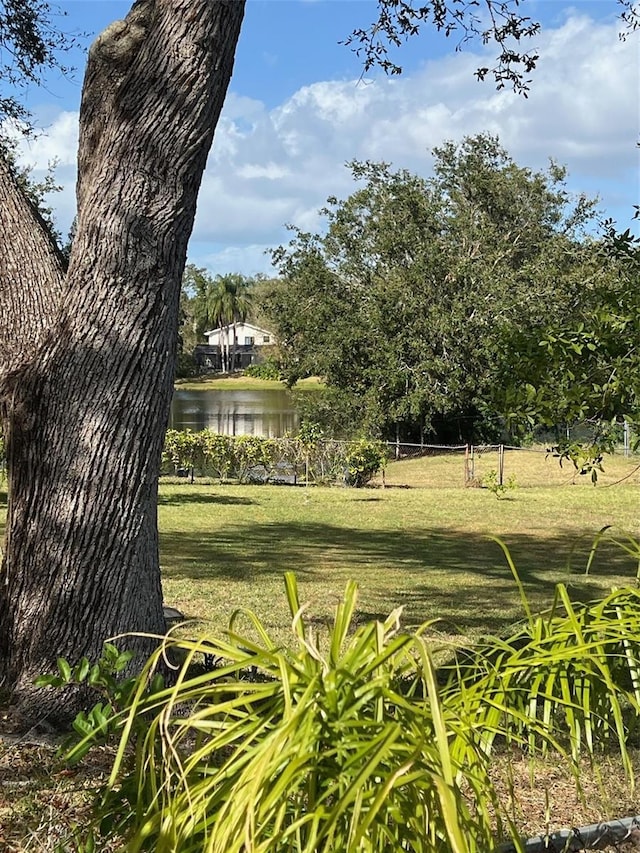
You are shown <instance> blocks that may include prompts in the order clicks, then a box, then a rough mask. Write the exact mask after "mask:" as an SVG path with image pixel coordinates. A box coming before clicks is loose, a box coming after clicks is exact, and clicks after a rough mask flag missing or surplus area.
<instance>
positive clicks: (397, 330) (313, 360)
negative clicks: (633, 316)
mask: <svg viewBox="0 0 640 853" xmlns="http://www.w3.org/2000/svg"><path fill="white" fill-rule="evenodd" d="M433 155H434V167H433V172H434V174H433V177H431V178H429V179H425V178H422V177H419V176H417V175H414V174H411V173H409V172H408V171H406V170H400V171H394V170H392V169H391V167H390V166H389V165H388V164H385V163H372V162H365V163H359V162H354V163H352V164H350V165H351V170H352V174H353V177H354V180H356V181H357V182H358V184H359V187H358V188H357V189H356V190H355V191H354V192H353V193H352V194H351V195H350V196H349V197H348V198H347V199H345V200H338V199H337V198H329V200H328V205H327V207H326V208H325V209H324V210H323V214H324V216H325V220H326V225H327V227H326V232H325V233H324V234H308V233H304V232H301V231H295V234H294V238H293V240H292V241H291V243H290V244H289V245H288V246H287V247H280V248H279V249H277V250H275V251H274V252H273V260H274V263H275V265H276V266H277V267H278V269H279V272H280V279H279V280H278V281H276V282H274V283H272V286H271V289H270V291H269V293H268V294H267V295H266V297H265V305H264V307H265V310H266V311H267V312H268V314H269V322H270V323H271V325H272V326H273V327H274V328H275V329H276V333H277V337H278V341H279V344H280V355H281V358H282V366H283V373H284V375H285V377H286V378H287V380H288V382H289V383H290V384H293V383H295V381H297V379H299V378H300V377H301V376H306V375H314V374H315V375H319V376H321V377H323V379H324V380H325V381H326V383H327V386H328V389H329V392H330V393H332V392H333V393H334V394H335V397H334V409H335V408H338V409H339V410H340V413H341V415H342V416H343V421H347V420H349V419H350V418H352V419H353V420H354V421H356V428H360V429H362V428H364V429H365V430H366V431H368V432H371V433H372V434H375V433H376V432H377V433H379V434H381V435H390V436H393V435H394V434H395V432H396V430H398V431H399V432H401V433H402V434H403V436H406V437H411V436H414V437H417V436H418V435H419V434H420V432H422V433H425V432H426V433H427V434H428V433H431V434H432V435H433V436H434V437H435V438H436V439H438V440H439V441H442V442H444V443H459V442H460V441H476V440H478V439H483V438H494V437H497V435H499V434H500V432H501V430H502V428H503V424H504V421H503V418H502V414H503V412H504V411H506V410H508V406H507V408H506V409H505V405H506V403H505V397H506V396H508V395H507V389H508V388H510V387H512V385H513V380H512V377H513V375H514V371H518V377H519V380H520V384H522V381H521V375H522V373H523V372H525V371H524V369H522V370H518V368H519V366H520V364H521V361H522V359H523V351H524V352H525V354H526V352H527V348H529V349H531V348H533V344H532V342H533V341H535V348H536V350H537V351H540V347H538V342H539V341H540V340H541V338H542V337H543V334H544V331H545V330H546V329H548V328H560V327H561V326H562V324H564V323H565V321H566V318H567V317H571V316H573V315H574V314H575V312H576V310H577V309H576V306H582V305H583V304H585V303H587V304H589V305H590V306H593V304H594V302H597V300H594V299H592V298H591V295H592V292H593V291H594V290H595V288H596V285H597V286H598V287H600V286H604V284H605V282H608V281H609V273H608V271H601V270H600V269H599V265H598V256H597V253H596V249H595V247H594V245H592V242H593V241H592V240H591V239H590V238H588V237H587V236H586V230H587V229H588V228H589V227H590V226H591V224H592V223H593V220H594V216H595V205H594V202H593V201H590V200H589V199H587V198H586V197H584V196H579V197H577V198H575V197H572V196H571V195H570V193H569V192H568V191H567V189H566V186H565V177H566V175H565V170H564V169H563V168H562V167H560V166H558V165H557V164H555V163H551V164H550V166H549V168H548V169H547V170H546V171H544V172H534V171H532V170H530V169H527V168H524V167H521V166H518V165H517V164H516V163H515V162H514V161H513V160H512V159H511V157H510V156H509V155H508V153H507V152H506V151H505V150H504V148H503V147H502V146H501V145H500V143H499V140H498V139H497V138H496V137H493V136H491V135H489V134H480V135H478V136H475V137H467V138H465V139H464V140H463V141H462V142H461V143H459V144H454V143H445V144H444V145H442V146H440V147H439V148H436V149H434V152H433ZM591 280H592V281H591ZM518 403H519V405H520V400H519V401H518ZM536 409H537V403H536V404H534V405H533V406H532V412H535V411H536Z"/></svg>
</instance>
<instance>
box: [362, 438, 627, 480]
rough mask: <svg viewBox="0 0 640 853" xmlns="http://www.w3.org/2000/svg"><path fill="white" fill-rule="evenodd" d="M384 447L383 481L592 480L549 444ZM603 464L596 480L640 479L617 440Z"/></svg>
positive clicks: (389, 443)
mask: <svg viewBox="0 0 640 853" xmlns="http://www.w3.org/2000/svg"><path fill="white" fill-rule="evenodd" d="M387 448H388V458H389V464H388V465H387V468H386V470H385V472H384V476H381V477H379V478H378V479H379V481H380V482H384V484H385V485H406V486H418V487H425V488H442V487H456V486H461V487H465V486H466V487H467V488H469V487H481V486H483V485H486V484H487V482H488V481H491V482H492V483H494V484H496V485H497V486H499V487H501V488H506V487H509V486H513V487H516V486H522V487H529V486H553V485H565V484H568V483H579V482H591V481H590V478H589V477H588V476H585V475H582V474H581V473H580V470H578V469H576V468H574V466H573V465H572V464H571V462H569V461H567V460H566V459H565V460H560V458H559V457H558V454H557V453H556V452H555V451H554V449H553V447H552V446H551V445H546V446H545V445H536V446H527V447H519V446H515V445H509V444H475V445H472V444H458V445H441V444H424V443H422V444H411V443H407V442H398V441H396V442H388V444H387ZM396 463H397V464H396ZM602 467H603V468H604V470H603V471H598V482H600V483H607V484H613V483H615V482H621V481H629V482H632V483H639V482H640V456H638V454H637V453H632V452H630V451H629V450H628V449H625V448H624V446H622V445H620V447H619V448H617V450H616V453H615V454H614V455H613V456H609V457H607V458H606V459H605V460H604V463H603V466H602ZM588 473H589V472H587V474H588Z"/></svg>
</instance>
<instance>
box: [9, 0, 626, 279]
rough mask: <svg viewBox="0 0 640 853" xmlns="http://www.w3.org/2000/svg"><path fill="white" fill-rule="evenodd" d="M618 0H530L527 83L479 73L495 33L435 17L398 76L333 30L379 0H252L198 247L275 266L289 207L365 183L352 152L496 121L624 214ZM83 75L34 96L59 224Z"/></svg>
mask: <svg viewBox="0 0 640 853" xmlns="http://www.w3.org/2000/svg"><path fill="white" fill-rule="evenodd" d="M57 5H58V6H59V7H60V8H61V9H62V10H64V11H65V12H66V13H67V16H66V18H65V19H64V21H63V22H62V26H63V28H64V29H65V30H66V31H68V32H87V33H88V34H89V38H88V39H86V40H85V44H88V43H90V40H91V37H92V36H94V35H95V34H97V33H98V32H99V31H100V30H101V29H103V28H104V27H105V26H106V25H107V24H109V23H110V22H111V21H113V20H115V19H117V18H120V17H123V16H124V15H125V14H126V12H127V10H128V8H129V6H130V4H129V3H127V2H119V0H58V4H57ZM616 5H617V4H616V3H615V2H614V0H581V2H576V3H573V4H566V3H564V2H562V0H524V2H523V3H522V5H521V9H522V11H523V13H526V14H529V15H531V16H532V17H535V18H539V19H540V20H541V21H542V23H543V32H542V34H541V35H540V36H538V37H537V38H536V40H535V43H534V46H535V48H536V49H537V50H538V51H539V52H540V55H541V60H540V65H539V70H538V71H537V72H535V75H534V77H533V82H532V87H531V94H530V97H529V98H528V99H527V100H525V99H523V98H522V97H518V96H517V95H514V94H513V93H511V92H500V93H498V92H496V91H495V89H494V87H493V85H492V84H491V82H489V81H487V82H485V83H482V84H481V83H478V82H477V81H476V80H475V78H474V75H473V72H474V70H475V68H476V67H477V66H478V65H479V64H481V63H483V62H486V59H485V53H486V49H485V48H483V47H482V46H481V45H473V46H471V47H468V48H466V49H465V51H464V52H462V53H456V52H455V51H454V49H453V48H454V46H455V45H454V43H453V42H451V41H448V40H445V39H444V38H441V37H439V36H436V35H434V34H433V33H426V34H425V35H423V36H421V37H420V38H417V39H415V40H412V41H411V42H409V43H408V44H407V45H404V46H403V47H402V48H401V49H400V50H399V51H397V52H396V53H395V54H394V58H395V59H396V61H398V62H399V64H401V65H402V66H403V68H404V74H403V75H402V76H401V77H400V78H393V79H388V78H386V77H385V76H384V75H383V74H381V73H373V74H368V75H367V78H366V79H364V80H363V79H361V64H360V60H359V59H358V58H357V57H356V56H355V55H354V54H353V52H352V51H351V50H350V49H349V48H348V47H345V46H344V45H340V44H338V42H339V41H340V40H341V39H344V38H345V37H346V36H347V35H348V34H349V33H350V32H351V30H352V29H353V28H354V27H356V26H363V25H366V24H367V23H370V22H371V21H372V20H373V19H374V18H375V16H376V3H375V2H374V0H249V2H248V4H247V10H246V14H245V22H244V24H243V31H242V34H241V38H240V43H239V45H238V50H237V53H236V63H235V70H234V76H233V79H232V81H231V86H230V89H229V93H228V97H227V102H226V104H225V109H224V111H223V115H222V118H221V121H220V123H219V126H218V129H217V131H216V138H215V140H214V146H213V149H212V152H211V155H210V158H209V163H208V166H207V172H206V173H205V177H204V180H203V185H202V190H201V194H200V199H199V203H198V215H197V218H196V224H195V228H194V233H193V236H192V239H191V242H190V247H189V260H190V261H192V262H194V263H196V264H198V265H199V266H204V267H206V268H208V269H209V270H210V271H211V272H212V273H225V272H234V271H237V272H243V273H246V274H249V275H251V274H254V273H257V272H264V273H269V271H270V265H269V261H268V257H267V256H266V255H265V249H267V248H269V247H274V246H277V245H278V244H280V243H282V242H285V241H286V240H287V239H288V236H287V231H286V229H285V227H284V226H285V223H292V224H294V225H297V226H299V227H301V228H303V229H308V230H316V229H318V228H321V227H322V220H321V219H320V218H319V216H318V210H319V208H320V207H321V206H322V205H323V203H324V201H325V199H326V197H327V196H328V195H337V196H338V197H345V196H346V195H348V194H349V192H351V190H352V189H353V188H354V184H353V182H352V181H351V178H350V175H349V172H348V170H347V169H346V168H345V163H346V162H347V161H349V160H351V159H354V158H357V159H372V160H385V161H387V162H391V163H392V164H393V165H394V166H396V167H398V168H408V169H411V170H412V171H415V172H418V173H421V174H425V175H428V174H429V173H430V167H431V160H430V156H429V152H430V151H431V149H432V148H433V147H434V146H435V145H438V144H440V143H441V142H442V141H443V140H445V139H454V140H455V139H461V138H462V137H463V136H464V135H466V134H474V133H478V132H481V131H489V132H492V133H497V134H498V135H499V136H500V138H501V141H502V142H503V144H504V145H505V147H506V148H507V149H508V150H509V152H510V153H511V154H512V156H513V157H514V158H515V159H516V160H517V162H519V163H520V164H522V165H527V166H530V167H532V168H544V167H545V166H546V164H547V163H548V159H549V158H550V157H552V158H553V159H555V160H556V161H558V162H560V163H564V164H566V165H567V167H568V169H569V186H570V188H571V189H572V190H574V191H576V192H580V191H584V192H587V193H589V194H590V195H598V196H599V197H600V199H601V208H602V210H603V212H604V213H605V214H606V215H611V216H614V217H615V218H616V219H617V220H618V222H619V223H620V224H623V225H624V227H627V225H629V224H631V223H630V216H631V208H632V205H633V204H634V203H638V200H639V199H640V193H639V192H638V190H639V184H638V149H637V148H636V145H635V143H636V141H637V139H638V132H639V125H640V119H639V113H640V104H639V98H640V94H639V93H640V62H639V52H638V51H639V45H640V35H639V34H636V35H635V36H633V35H632V36H630V37H629V39H628V40H627V41H626V42H621V41H620V40H619V38H618V30H619V26H620V25H619V22H617V20H616V18H615V13H616ZM70 62H71V63H72V64H75V65H76V66H78V68H79V69H80V70H79V72H78V73H77V74H76V76H75V78H73V79H63V78H61V77H60V76H59V75H53V76H51V77H50V78H49V79H48V80H47V85H46V87H44V88H40V89H35V88H33V89H31V90H30V92H29V95H28V103H29V106H30V107H31V109H32V110H33V111H34V113H35V115H36V117H37V118H38V119H39V122H40V124H41V125H42V126H43V127H44V128H45V134H44V135H43V136H42V137H41V138H40V139H39V140H37V141H36V142H35V143H32V144H31V145H30V146H29V147H28V148H26V149H25V150H24V154H23V157H24V159H25V162H27V161H28V162H30V163H32V164H33V165H34V168H35V170H36V171H35V174H36V175H38V174H39V172H41V171H43V170H44V169H46V166H47V162H48V161H49V160H50V159H52V158H57V159H58V161H59V165H58V168H57V177H58V180H59V182H60V183H61V184H62V185H63V186H64V190H63V192H61V193H59V194H57V195H55V196H53V197H52V198H51V202H52V204H53V206H54V209H55V211H56V214H57V217H58V221H59V225H60V229H61V230H63V231H64V230H66V229H67V228H68V226H69V224H70V222H71V220H72V218H73V213H74V197H73V187H74V181H75V150H76V146H77V110H78V105H79V101H80V92H81V80H82V66H83V63H84V56H83V53H82V51H80V50H79V51H77V52H75V53H74V55H72V56H71V57H70Z"/></svg>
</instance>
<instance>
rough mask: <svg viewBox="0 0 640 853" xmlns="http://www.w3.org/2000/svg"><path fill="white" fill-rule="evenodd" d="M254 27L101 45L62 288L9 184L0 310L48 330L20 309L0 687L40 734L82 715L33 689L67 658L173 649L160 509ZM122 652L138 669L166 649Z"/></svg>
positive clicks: (192, 14) (9, 397)
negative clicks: (182, 332) (199, 219)
mask: <svg viewBox="0 0 640 853" xmlns="http://www.w3.org/2000/svg"><path fill="white" fill-rule="evenodd" d="M243 12H244V2H242V0H138V2H137V3H135V4H134V6H133V8H132V10H131V12H130V13H129V15H128V16H127V18H126V19H125V20H124V21H118V22H116V23H114V24H112V25H111V26H110V27H109V28H108V29H107V30H106V31H105V32H104V33H103V34H102V35H101V36H100V37H99V38H98V39H97V40H96V42H95V43H94V45H93V46H92V48H91V50H90V53H89V60H88V66H87V72H86V76H85V83H84V89H83V97H82V106H81V113H80V145H79V154H78V165H79V180H78V189H77V197H78V225H77V233H76V237H75V240H74V244H73V250H72V254H71V259H70V265H69V270H68V273H67V275H66V278H64V279H63V276H62V273H61V268H60V266H59V264H58V259H57V256H56V253H55V252H54V251H51V247H50V246H49V244H48V242H47V239H46V235H45V233H44V231H43V229H42V228H41V227H40V225H39V223H38V222H37V221H36V217H35V216H34V214H33V211H29V209H27V206H26V205H25V204H23V205H22V212H20V203H19V199H18V197H17V195H16V189H15V186H14V185H13V183H12V181H11V180H10V177H9V175H8V174H7V172H6V170H3V169H0V211H1V212H0V227H1V231H0V241H2V246H1V247H0V256H1V257H2V260H0V292H1V299H2V300H4V302H5V303H7V304H13V303H14V302H15V303H16V304H18V300H17V298H16V296H15V294H20V293H21V292H22V290H23V289H25V288H26V289H27V290H29V289H33V291H34V294H35V295H36V296H38V298H37V299H36V298H34V299H33V300H32V301H31V303H30V304H29V308H30V310H31V314H33V313H34V312H35V313H36V314H37V316H36V317H34V316H31V314H27V315H26V316H24V315H23V314H22V309H20V307H19V308H18V310H17V311H16V312H14V315H13V317H9V319H8V320H6V322H7V324H8V328H7V329H2V330H1V332H2V334H1V335H0V337H3V338H6V339H7V340H8V341H10V342H11V346H8V347H7V351H8V353H9V357H7V358H6V359H5V363H3V364H2V366H1V368H0V369H1V373H0V382H1V383H2V384H1V385H0V389H1V391H2V394H3V415H4V418H3V419H4V428H5V439H6V443H7V448H8V469H9V508H8V519H7V533H6V542H5V554H4V561H3V567H2V579H1V583H0V680H2V681H3V682H4V687H5V688H8V689H9V691H10V693H11V694H12V696H13V698H14V700H15V702H16V703H17V705H18V706H19V707H20V708H21V710H22V712H23V713H24V715H25V716H26V717H28V718H30V719H33V717H34V716H35V715H49V716H50V718H51V717H57V718H58V719H61V718H64V717H65V716H66V715H67V714H68V713H73V712H74V711H75V710H76V709H77V704H78V701H79V697H78V696H77V695H76V694H73V693H72V692H68V693H67V694H64V693H58V692H51V691H42V690H39V691H37V690H35V689H34V688H33V684H32V682H33V678H34V677H35V676H36V675H38V674H39V673H42V672H46V671H50V670H51V669H52V668H53V667H54V666H55V661H56V658H57V657H58V656H62V657H65V658H67V659H69V660H70V661H71V662H74V661H75V660H77V659H78V658H80V657H81V656H82V655H87V656H88V657H89V658H93V659H95V658H97V657H98V656H99V654H100V650H101V648H102V644H103V642H104V641H105V640H107V639H108V638H110V637H114V636H115V635H118V634H120V633H125V632H132V631H134V632H135V631H145V632H154V633H162V632H164V628H165V626H164V620H163V614H162V595H161V588H160V572H159V563H158V543H157V526H156V503H157V502H156V498H157V481H158V475H159V466H160V456H161V450H162V443H163V437H164V432H165V429H166V424H167V420H168V414H169V406H170V402H171V394H172V389H173V378H174V363H175V348H176V340H177V325H178V307H179V298H180V281H181V277H182V272H183V269H184V263H185V258H186V250H187V241H188V238H189V235H190V233H191V229H192V225H193V219H194V215H195V206H196V197H197V192H198V188H199V185H200V180H201V176H202V173H203V171H204V168H205V163H206V157H207V153H208V150H209V147H210V145H211V141H212V138H213V131H214V129H215V125H216V122H217V119H218V116H219V114H220V110H221V108H222V104H223V100H224V96H225V93H226V89H227V86H228V83H229V79H230V76H231V71H232V67H233V57H234V52H235V46H236V43H237V39H238V35H239V31H240V25H241V21H242V16H243ZM8 200H11V201H12V203H11V204H10V203H8ZM16 205H17V208H16ZM7 211H8V213H7ZM8 224H10V225H11V228H12V230H10V231H8V230H7V228H8ZM9 240H11V241H12V251H13V255H12V256H9V254H7V253H6V252H5V248H6V247H5V245H4V243H5V242H7V241H9ZM34 240H35V244H36V246H35V249H34V248H33V247H32V245H31V244H32V243H33V241H34ZM47 252H48V254H47ZM5 258H8V259H9V260H8V262H5ZM54 305H55V309H54V308H53V306H54ZM38 306H39V307H38ZM0 307H2V306H0ZM0 322H5V321H4V320H2V321H0ZM16 328H17V329H19V330H20V332H21V334H22V337H25V333H27V335H26V336H27V337H28V340H22V341H19V342H18V343H19V345H18V344H15V343H14V341H15V340H16V338H17V336H16V332H15V329H16ZM18 337H19V336H18ZM18 350H19V354H18V355H17V356H16V351H18ZM1 355H2V353H1V352H0V356H1ZM121 644H122V645H123V646H127V647H129V648H134V649H135V651H136V654H137V659H136V660H137V663H140V661H141V659H142V658H143V657H144V656H146V654H148V652H149V651H150V648H151V645H152V641H150V640H147V639H143V638H136V639H133V638H127V639H126V640H122V641H121Z"/></svg>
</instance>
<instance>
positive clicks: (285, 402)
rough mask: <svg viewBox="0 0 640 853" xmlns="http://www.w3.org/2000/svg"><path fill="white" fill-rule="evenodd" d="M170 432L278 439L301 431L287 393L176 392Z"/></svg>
mask: <svg viewBox="0 0 640 853" xmlns="http://www.w3.org/2000/svg"><path fill="white" fill-rule="evenodd" d="M169 426H170V427H171V429H181V430H185V429H190V430H192V431H193V432H198V431H199V430H203V429H210V430H213V431H214V432H218V433H222V434H223V435H260V436H264V437H267V438H278V437H279V436H281V435H284V434H285V433H287V432H294V431H295V430H296V429H297V427H298V415H297V412H296V411H295V409H294V408H293V403H292V402H291V397H290V396H289V394H288V392H287V391H286V390H285V389H280V388H277V389H268V390H255V391H233V390H228V391H227V390H224V391H220V390H210V391H186V390H182V389H177V390H176V391H174V394H173V400H172V402H171V415H170V419H169Z"/></svg>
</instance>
